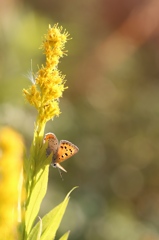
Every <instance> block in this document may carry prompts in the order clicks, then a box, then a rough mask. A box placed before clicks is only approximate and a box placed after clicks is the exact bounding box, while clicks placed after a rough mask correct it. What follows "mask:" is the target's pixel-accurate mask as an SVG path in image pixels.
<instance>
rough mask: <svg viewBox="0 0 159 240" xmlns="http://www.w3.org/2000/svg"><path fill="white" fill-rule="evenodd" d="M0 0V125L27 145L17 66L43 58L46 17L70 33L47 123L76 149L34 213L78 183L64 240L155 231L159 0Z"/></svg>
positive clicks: (150, 237) (29, 124) (29, 125)
mask: <svg viewBox="0 0 159 240" xmlns="http://www.w3.org/2000/svg"><path fill="white" fill-rule="evenodd" d="M148 4H149V5H150V6H149V5H148ZM0 5H1V7H0V9H1V10H0V11H1V14H0V20H1V22H0V33H1V34H0V49H1V51H0V63H1V64H0V70H1V71H0V73H1V74H0V112H1V118H0V124H1V125H10V126H13V127H14V128H16V129H17V130H18V131H19V132H21V133H22V134H23V135H24V136H25V139H26V143H27V146H28V147H29V146H30V142H31V140H32V139H31V136H32V133H33V129H34V125H33V122H34V121H35V111H34V109H33V108H31V107H30V106H28V104H26V103H25V102H24V101H23V98H22V88H25V87H26V86H27V85H28V81H29V80H28V79H27V78H25V76H24V75H26V74H27V72H28V71H29V70H30V62H31V59H32V60H33V70H34V71H36V70H37V67H38V66H37V64H38V65H40V64H41V63H42V62H43V60H44V59H42V58H41V57H40V54H41V52H40V51H39V49H38V48H39V47H40V43H41V36H43V34H44V33H45V30H46V28H47V27H48V24H49V23H50V24H51V25H53V24H54V23H56V22H59V23H60V25H63V26H64V28H66V29H67V30H68V32H69V33H70V34H71V37H72V38H73V40H72V41H69V43H68V44H67V49H69V51H68V57H67V58H64V59H63V61H62V63H61V64H60V66H59V68H60V69H61V70H62V72H63V73H64V74H66V78H67V80H68V81H67V85H68V86H69V89H68V90H67V91H66V92H65V93H64V98H63V99H62V100H61V102H60V105H61V111H62V114H61V115H60V117H59V118H56V119H55V120H54V121H53V122H50V123H49V124H48V126H47V131H48V132H49V131H50V132H54V133H55V134H56V136H57V137H58V139H67V140H69V141H71V142H73V143H75V144H76V145H77V146H78V147H79V149H80V151H79V153H78V155H77V156H75V157H74V159H70V160H69V161H66V163H64V164H63V165H64V167H65V168H66V169H67V171H68V173H67V174H63V177H64V181H61V179H60V176H59V173H58V171H56V169H52V168H50V182H49V191H48V193H47V196H46V198H45V200H44V202H43V205H42V206H43V210H42V212H41V216H43V215H44V214H45V213H46V212H47V210H48V209H50V208H52V207H54V206H55V205H57V204H58V202H60V201H61V200H62V199H63V198H64V196H65V195H66V193H67V192H68V191H69V190H70V189H71V188H72V187H73V186H76V185H77V186H79V189H78V190H76V191H75V192H74V193H73V194H72V195H71V201H70V204H69V206H68V210H67V212H66V215H65V217H64V221H63V224H62V227H61V233H62V232H65V231H67V229H70V230H71V234H70V237H69V239H73V240H80V239H83V240H90V239H91V240H97V239H98V240H104V239H109V240H123V239H129V240H156V239H159V150H158V142H159V123H158V122H159V70H158V69H159V50H158V49H159V48H158V46H159V45H158V43H159V37H158V36H159V34H158V33H159V32H158V27H157V26H158V24H159V17H158V16H159V14H157V13H159V12H158V11H159V10H158V9H159V6H158V1H157V0H152V1H150V2H148V1H146V0H142V1H137V0H135V1H134V0H130V1H126V0H121V1H120V2H119V1H117V0H113V1H109V0H99V1H98V0H94V1H88V0H87V1H84V0H83V1H71V0H70V1H57V0H54V1H42V0H41V1H36V0H34V1H24V0H23V1H18V0H17V1H16V0H12V1H11V0H10V1H8V2H5V1H4V0H3V1H1V3H0ZM149 11H150V12H149ZM52 199H54V202H52ZM61 233H59V236H61Z"/></svg>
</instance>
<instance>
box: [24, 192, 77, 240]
mask: <svg viewBox="0 0 159 240" xmlns="http://www.w3.org/2000/svg"><path fill="white" fill-rule="evenodd" d="M75 188H76V187H75ZM75 188H73V189H72V190H71V191H70V192H69V193H68V194H67V196H66V198H65V199H64V201H63V202H62V203H60V204H59V205H58V206H57V207H55V208H54V209H53V210H51V211H50V212H49V213H48V214H46V215H45V216H44V217H43V218H42V233H41V238H40V240H52V239H54V238H55V235H56V232H57V230H58V228H59V225H60V223H61V220H62V217H63V215H64V213H65V210H66V207H67V204H68V202H69V195H70V193H71V192H72V191H73V190H74V189H75ZM39 225H40V222H38V223H37V224H36V225H35V227H34V228H33V229H32V231H31V233H30V234H29V237H28V240H32V239H37V235H38V232H39Z"/></svg>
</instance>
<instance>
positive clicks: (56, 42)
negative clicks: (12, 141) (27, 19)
mask: <svg viewBox="0 0 159 240" xmlns="http://www.w3.org/2000/svg"><path fill="white" fill-rule="evenodd" d="M68 37H69V34H68V33H67V32H66V31H63V32H62V27H58V25H57V24H56V25H54V26H53V27H51V26H50V25H49V29H48V33H47V34H46V35H45V37H44V42H43V44H42V47H41V48H42V49H43V50H44V54H45V55H46V64H45V66H44V65H42V67H41V69H39V71H38V72H37V74H36V77H35V82H34V84H33V85H32V86H31V87H30V88H29V89H28V90H26V89H24V90H23V93H24V94H25V97H26V99H27V100H28V102H29V103H30V104H32V105H34V106H35V107H36V109H37V110H38V120H37V122H38V123H39V124H40V125H42V124H45V123H46V122H47V121H48V120H50V119H52V118H53V117H54V116H58V115H59V113H60V109H59V98H60V97H62V93H63V91H64V90H65V87H64V84H65V80H64V79H65V76H64V75H62V74H61V73H60V72H59V70H58V68H57V67H58V63H59V59H60V58H61V57H63V56H64V55H65V54H66V52H65V51H64V47H65V43H66V42H67V40H68Z"/></svg>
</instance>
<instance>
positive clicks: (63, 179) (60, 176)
mask: <svg viewBox="0 0 159 240" xmlns="http://www.w3.org/2000/svg"><path fill="white" fill-rule="evenodd" d="M57 169H58V171H59V174H60V177H61V179H62V181H63V180H64V179H63V176H62V172H61V170H60V168H57Z"/></svg>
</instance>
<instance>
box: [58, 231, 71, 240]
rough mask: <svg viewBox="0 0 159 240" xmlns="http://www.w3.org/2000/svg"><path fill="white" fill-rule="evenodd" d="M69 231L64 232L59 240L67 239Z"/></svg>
mask: <svg viewBox="0 0 159 240" xmlns="http://www.w3.org/2000/svg"><path fill="white" fill-rule="evenodd" d="M69 234H70V231H68V232H66V233H65V234H64V235H63V236H62V237H60V239H59V240H67V239H68V237H69Z"/></svg>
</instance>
